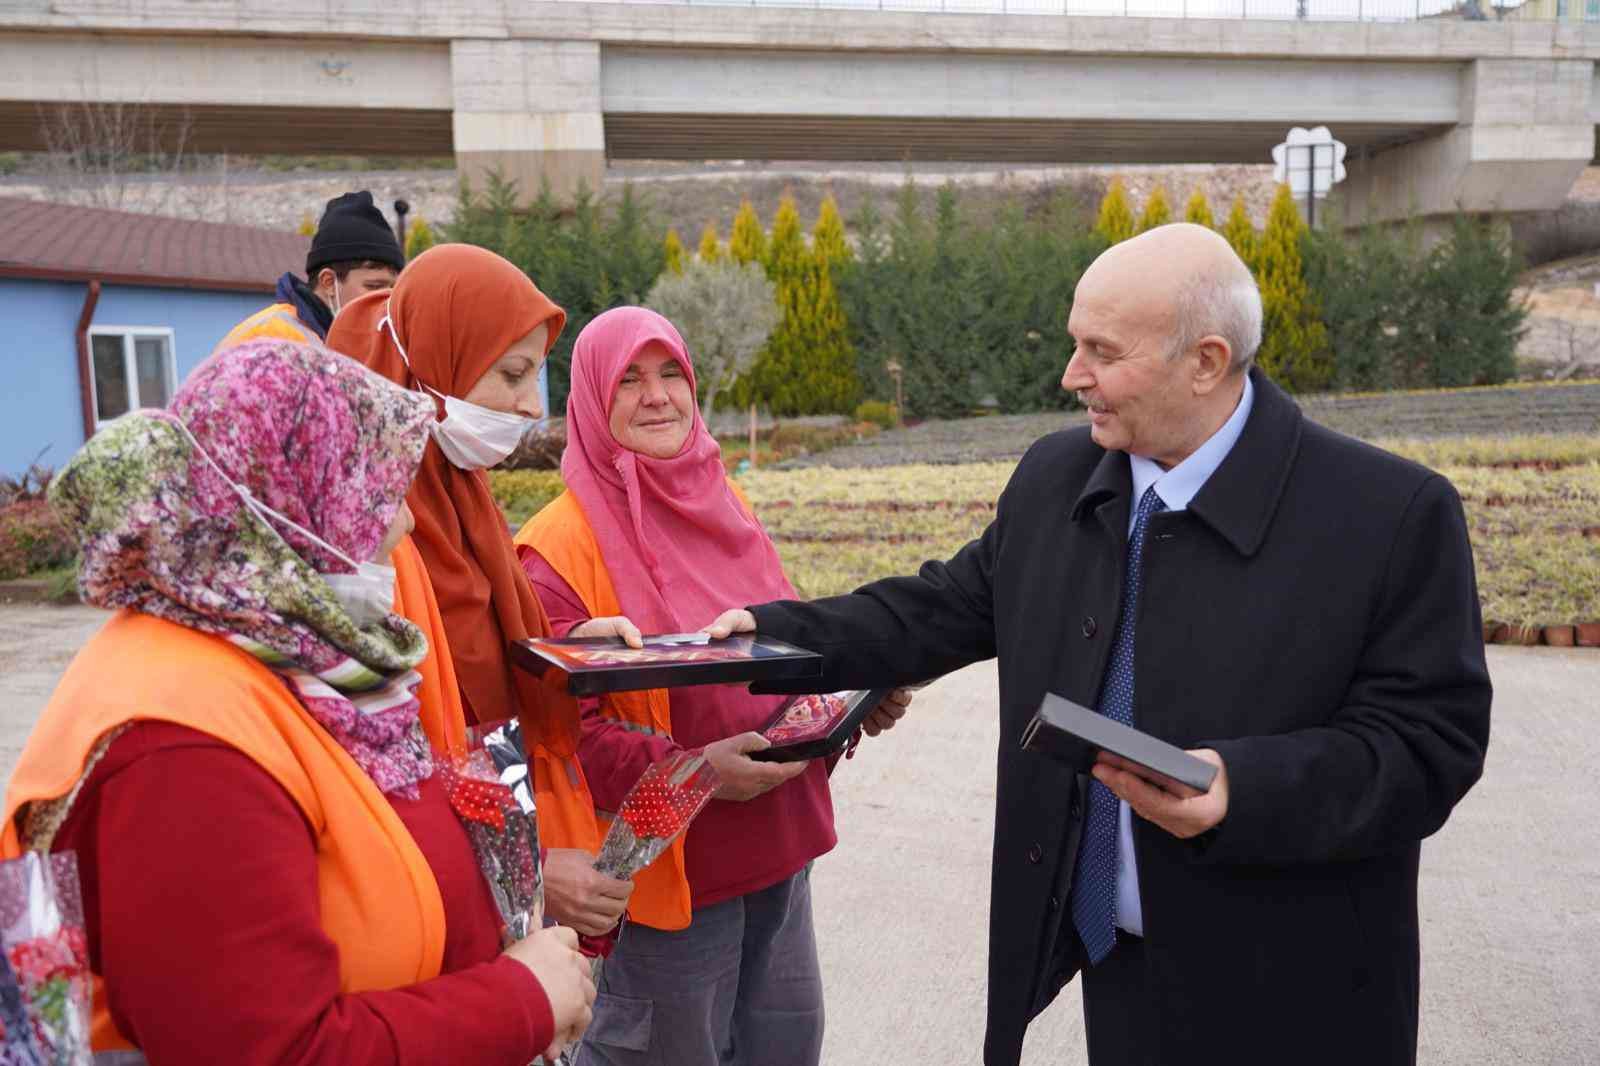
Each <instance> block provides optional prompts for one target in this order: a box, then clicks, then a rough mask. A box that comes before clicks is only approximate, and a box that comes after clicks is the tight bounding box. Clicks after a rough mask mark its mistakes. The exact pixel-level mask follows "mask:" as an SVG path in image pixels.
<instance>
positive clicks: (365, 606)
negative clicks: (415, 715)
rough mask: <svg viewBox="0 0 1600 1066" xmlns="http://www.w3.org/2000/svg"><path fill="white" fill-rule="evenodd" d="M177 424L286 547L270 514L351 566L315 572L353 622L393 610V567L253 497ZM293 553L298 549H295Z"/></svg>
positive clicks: (378, 619)
mask: <svg viewBox="0 0 1600 1066" xmlns="http://www.w3.org/2000/svg"><path fill="white" fill-rule="evenodd" d="M178 425H179V426H180V427H181V428H182V429H183V435H184V436H186V437H188V438H189V443H190V444H192V445H194V448H195V451H197V452H199V453H200V455H201V456H202V457H204V458H205V461H206V462H208V463H210V464H211V468H212V469H213V470H215V471H216V472H217V475H218V476H219V477H221V478H222V480H224V481H226V482H227V483H228V486H229V487H230V488H232V489H233V491H234V492H236V493H238V494H239V498H240V499H241V500H243V501H244V504H245V506H246V507H248V508H250V510H252V511H254V512H255V514H256V517H257V518H259V519H261V521H262V522H264V523H266V526H267V528H268V529H270V530H272V533H273V535H274V536H276V537H277V538H278V539H279V540H280V541H282V542H283V546H284V547H285V548H288V549H289V550H290V551H291V552H293V551H294V548H293V547H292V546H291V545H290V544H289V542H288V541H286V540H284V539H283V535H282V534H280V533H279V532H278V530H277V528H276V527H274V526H273V524H272V520H273V519H274V518H276V519H277V520H278V521H279V522H282V523H283V524H284V525H286V526H288V527H289V528H290V529H292V530H294V531H295V532H297V533H299V534H300V535H301V536H303V537H305V538H306V539H307V540H309V541H311V542H312V543H313V544H316V545H317V546H318V547H320V548H322V549H323V550H324V551H326V552H328V553H329V554H330V555H332V556H334V557H335V558H337V559H339V560H341V561H342V562H345V563H348V564H349V565H350V566H352V567H354V568H355V573H353V574H321V571H318V573H319V574H321V576H322V580H324V581H326V582H327V583H328V587H329V588H330V589H332V590H333V594H334V596H335V598H337V599H338V601H339V603H340V604H341V605H342V606H343V607H344V609H345V612H346V613H347V614H349V615H350V618H351V620H352V621H353V622H355V624H356V625H357V626H360V627H362V628H365V627H367V626H370V625H376V624H377V623H379V622H381V621H383V620H384V619H385V618H387V617H389V615H391V614H393V613H394V586H395V580H396V575H395V569H394V567H392V566H385V565H384V564H383V563H375V562H365V563H358V562H356V561H355V560H354V559H352V558H350V556H348V555H346V554H345V553H344V552H342V551H340V550H339V549H338V548H335V547H334V546H333V545H332V544H329V543H328V542H327V541H325V540H323V539H322V538H321V537H319V536H317V535H316V534H315V533H313V532H311V530H309V529H307V528H306V527H305V526H302V525H301V524H300V523H299V522H296V521H295V520H294V519H292V518H290V517H289V516H287V515H284V514H280V513H279V512H277V511H275V510H273V509H272V508H271V507H268V506H267V505H266V504H264V503H262V502H261V501H260V500H258V499H256V498H255V496H254V495H252V494H251V492H250V490H249V489H247V488H245V487H244V486H243V485H241V484H239V483H238V482H237V481H235V480H233V479H232V478H230V477H229V476H228V474H227V472H226V471H224V470H223V469H222V467H221V466H219V465H218V464H217V461H216V460H215V459H213V458H211V455H210V453H209V452H207V451H206V450H205V448H203V447H201V446H200V442H199V441H198V440H195V437H194V434H193V433H190V432H189V427H188V426H185V425H184V424H183V423H182V422H181V421H180V422H178ZM296 554H299V553H298V552H296Z"/></svg>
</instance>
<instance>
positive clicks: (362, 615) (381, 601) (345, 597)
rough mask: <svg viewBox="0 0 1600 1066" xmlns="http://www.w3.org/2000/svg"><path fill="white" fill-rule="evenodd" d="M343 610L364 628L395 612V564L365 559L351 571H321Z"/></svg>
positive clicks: (323, 578)
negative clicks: (354, 570) (343, 572)
mask: <svg viewBox="0 0 1600 1066" xmlns="http://www.w3.org/2000/svg"><path fill="white" fill-rule="evenodd" d="M322 580H324V581H326V582H327V583H328V587H329V588H331V589H332V590H333V594H334V595H335V596H337V597H338V598H339V602H340V603H342V604H343V605H344V609H345V611H346V613H348V614H349V615H350V617H351V619H352V620H353V621H354V622H355V624H356V625H358V626H360V627H362V628H363V629H364V628H366V627H367V626H372V625H377V624H378V623H379V622H381V621H383V620H384V619H385V618H388V617H389V616H390V615H391V614H393V613H394V583H395V572H394V567H392V566H385V565H383V564H382V563H373V562H366V563H361V564H360V565H359V566H357V567H356V572H355V573H353V574H323V575H322Z"/></svg>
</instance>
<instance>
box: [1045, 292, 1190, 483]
mask: <svg viewBox="0 0 1600 1066" xmlns="http://www.w3.org/2000/svg"><path fill="white" fill-rule="evenodd" d="M1097 265H1099V264H1097ZM1123 273H1124V271H1121V270H1117V269H1110V270H1098V271H1097V270H1096V269H1095V268H1094V267H1091V268H1090V269H1089V270H1088V271H1087V272H1085V274H1084V276H1083V280H1082V281H1080V282H1079V283H1078V289H1077V291H1076V293H1075V294H1074V296H1073V301H1072V314H1071V316H1070V317H1069V318H1068V319H1067V332H1068V333H1069V334H1071V335H1072V339H1073V341H1074V342H1075V344H1076V347H1075V349H1074V351H1073V353H1072V358H1071V359H1070V360H1069V361H1068V362H1067V369H1066V372H1065V373H1064V374H1062V376H1061V387H1062V388H1063V389H1066V390H1067V391H1068V392H1072V393H1075V394H1076V395H1077V397H1078V400H1079V402H1081V403H1082V404H1083V405H1084V406H1085V407H1087V408H1088V409H1089V425H1090V434H1091V435H1092V436H1093V438H1094V442H1095V443H1096V444H1098V445H1100V447H1102V448H1105V449H1106V450H1107V451H1125V452H1129V453H1131V454H1133V455H1142V456H1145V457H1147V458H1150V459H1154V460H1155V461H1156V462H1158V463H1162V464H1163V465H1165V466H1171V465H1174V464H1175V463H1177V462H1181V461H1182V459H1183V457H1184V456H1183V455H1182V454H1179V453H1180V452H1181V451H1182V450H1183V447H1184V441H1185V440H1186V438H1187V432H1186V429H1187V427H1188V425H1189V423H1190V422H1191V421H1192V420H1193V412H1192V411H1191V410H1189V408H1190V407H1192V406H1193V403H1194V399H1195V397H1194V395H1193V392H1192V390H1190V389H1189V388H1188V387H1187V384H1188V381H1187V379H1188V377H1189V375H1190V369H1191V368H1190V362H1191V361H1190V360H1189V359H1188V358H1187V357H1186V355H1180V356H1179V357H1178V358H1176V359H1168V358H1167V355H1168V353H1169V352H1170V351H1171V350H1172V346H1173V343H1174V341H1175V339H1176V338H1175V333H1176V327H1177V322H1176V316H1175V314H1174V308H1173V305H1172V301H1171V300H1169V299H1166V296H1165V292H1164V289H1165V287H1164V286H1161V285H1159V284H1141V283H1140V282H1139V281H1138V280H1137V279H1134V278H1126V277H1122V276H1120V275H1121V274H1123Z"/></svg>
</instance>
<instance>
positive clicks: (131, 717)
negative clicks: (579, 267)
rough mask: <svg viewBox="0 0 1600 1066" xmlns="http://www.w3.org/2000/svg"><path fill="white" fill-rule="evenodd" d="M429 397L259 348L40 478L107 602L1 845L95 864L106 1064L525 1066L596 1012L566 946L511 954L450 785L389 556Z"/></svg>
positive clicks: (85, 582) (65, 683) (516, 949)
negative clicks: (136, 1054)
mask: <svg viewBox="0 0 1600 1066" xmlns="http://www.w3.org/2000/svg"><path fill="white" fill-rule="evenodd" d="M433 417H434V414H433V404H432V402H431V401H429V400H427V399H426V398H424V397H422V396H420V395H418V394H416V393H412V392H408V391H406V390H404V389H401V388H399V387H398V386H395V385H393V384H391V383H390V382H388V381H386V380H384V379H383V378H381V377H379V376H378V375H376V374H374V373H372V372H370V371H368V370H366V369H365V368H363V367H362V366H360V364H358V363H355V362H353V361H351V360H348V359H345V358H344V357H342V356H338V355H334V354H332V353H330V352H327V351H326V350H321V349H313V348H309V347H303V346H300V345H297V344H293V343H288V342H281V341H253V342H249V343H246V344H244V345H241V346H239V347H236V348H232V349H228V350H225V351H222V352H220V353H218V354H217V355H214V356H213V357H212V358H210V359H208V360H207V361H206V362H205V363H203V364H201V365H200V366H199V367H198V368H197V369H196V370H195V371H194V373H193V374H191V375H190V377H189V378H188V380H187V381H186V382H185V383H184V385H183V387H182V388H181V389H180V390H179V391H178V394H177V396H176V397H174V399H173V403H172V407H171V409H170V410H167V411H138V412H134V413H132V414H129V415H126V416H124V417H123V418H120V419H118V420H117V421H115V422H113V423H111V424H110V425H108V426H107V427H105V428H104V429H103V430H101V431H100V432H99V433H98V434H96V435H95V437H94V438H93V439H91V440H90V441H89V443H88V444H86V445H85V446H84V448H83V449H82V450H81V451H80V452H79V453H78V454H77V455H76V456H75V457H74V458H73V459H72V461H71V462H70V463H69V464H68V465H67V466H66V468H65V469H64V470H62V472H61V473H60V475H58V477H57V478H56V479H55V482H54V483H53V485H52V487H51V498H52V501H53V502H54V504H55V506H56V507H57V508H59V509H60V510H61V511H62V513H63V515H64V516H65V517H66V518H68V519H69V520H70V521H71V522H72V524H73V525H74V526H75V527H76V529H77V531H78V533H79V536H80V540H81V545H82V569H81V574H80V589H81V592H82V595H83V598H84V599H85V601H87V602H89V603H93V604H97V605H99V606H103V607H108V608H113V609H116V611H117V613H116V614H115V615H113V616H112V618H111V620H110V621H109V622H108V623H107V624H106V626H105V627H104V628H103V629H102V630H101V631H100V633H99V634H97V635H96V636H95V637H94V638H93V639H92V640H91V641H90V642H89V644H88V646H87V647H86V648H84V650H83V651H82V652H81V653H80V654H79V656H78V657H77V659H75V660H74V662H73V663H72V665H71V666H70V667H69V668H68V670H67V673H66V676H65V677H64V678H63V679H62V681H61V684H60V686H59V687H58V688H57V690H56V693H55V695H54V696H53V697H52V700H51V702H50V705H49V706H48V707H47V708H46V709H45V711H44V714H43V715H42V716H41V718H40V721H39V723H38V725H37V727H36V728H35V731H34V734H33V736H32V737H31V738H30V739H29V742H28V746H27V748H26V749H25V750H24V752H23V754H22V757H21V760H20V762H19V764H18V767H17V770H16V772H15V774H14V775H13V777H12V780H11V782H10V784H9V786H8V788H7V793H6V818H5V821H4V824H3V838H0V842H3V846H4V851H5V853H6V854H8V855H14V854H17V853H18V851H19V850H20V848H22V847H25V846H30V847H35V848H40V849H49V848H55V849H63V848H70V849H72V850H74V851H76V852H77V855H78V858H79V865H80V870H81V874H82V881H83V895H84V904H85V914H86V918H87V923H88V932H89V940H90V962H91V965H92V968H93V971H94V974H95V977H96V996H95V1018H94V1033H93V1038H94V1046H95V1048H96V1050H113V1049H132V1048H137V1049H138V1050H140V1051H142V1053H143V1056H144V1059H145V1060H146V1061H148V1062H150V1063H155V1064H165V1063H183V1064H187V1063H196V1064H198V1063H216V1062H229V1063H237V1064H261V1066H267V1064H276V1063H288V1062H293V1063H297V1064H309V1063H328V1064H333V1063H340V1064H343V1063H352V1062H362V1063H400V1062H447V1061H470V1062H475V1063H501V1064H504V1066H525V1064H526V1063H527V1062H529V1061H530V1060H531V1059H532V1058H534V1057H535V1056H536V1055H539V1054H541V1053H549V1052H553V1051H554V1050H556V1048H557V1047H559V1046H560V1045H562V1044H564V1043H566V1042H568V1041H569V1040H570V1039H572V1038H573V1037H574V1036H576V1033H577V1031H578V1030H581V1028H582V1026H583V1024H584V1023H585V1022H586V1020H587V1015H588V1006H587V1000H588V999H589V998H590V997H592V995H593V990H592V987H588V986H587V981H588V978H587V973H588V967H587V963H586V962H585V961H584V960H583V958H582V956H581V955H579V954H578V953H577V952H576V950H574V949H575V947H576V937H575V935H574V934H573V933H572V932H571V931H570V930H559V929H550V930H545V931H541V932H539V933H535V934H534V935H533V936H531V937H528V938H527V939H525V940H523V941H521V942H519V943H516V944H513V945H511V946H510V947H509V948H506V949H505V950H504V951H503V952H502V949H501V940H500V937H501V931H500V922H499V917H498V912H497V911H496V909H495V907H494V904H493V902H492V900H491V897H490V895H489V891H488V888H487V886H486V884H485V882H484V880H483V878H482V877H481V875H480V874H479V873H478V869H477V864H476V862H475V860H474V857H473V853H472V850H471V845H470V843H469V842H468V840H467V838H466V835H465V833H464V831H463V829H462V827H461V825H460V823H459V822H458V820H457V818H456V816H455V814H454V812H453V811H452V810H451V808H450V805H449V801H448V799H447V797H446V796H445V794H444V790H443V787H442V785H441V783H440V781H439V779H438V778H437V777H436V776H435V775H434V772H433V753H432V751H431V750H430V747H429V744H428V742H427V739H426V738H425V736H424V734H423V730H422V726H421V724H420V715H421V705H420V702H419V699H418V697H417V691H418V685H419V682H420V677H419V675H418V674H417V673H416V667H417V665H418V663H419V662H420V661H421V660H422V658H423V657H424V655H425V654H426V652H427V641H426V639H425V638H424V636H423V634H422V631H421V630H419V629H418V628H417V626H416V625H414V624H413V623H411V622H409V621H407V620H406V619H404V618H403V617H401V616H399V615H397V614H395V613H393V612H392V611H391V610H389V607H390V604H391V601H392V596H393V594H394V577H393V572H392V571H389V570H386V568H385V567H384V566H383V563H384V561H385V559H386V557H387V554H388V552H389V551H390V550H391V549H392V548H393V547H394V545H395V544H396V543H397V542H398V541H399V539H400V538H401V537H402V536H403V535H404V534H405V532H406V531H407V529H409V527H410V516H409V514H408V512H407V511H406V508H405V504H404V499H405V495H406V492H407V490H408V489H409V488H410V486H411V481H412V479H413V477H414V476H415V474H416V471H417V466H418V463H419V461H420V459H421V456H422V451H423V447H424V445H425V444H426V442H427V439H428V436H427V434H428V425H429V423H430V422H431V421H432V420H433Z"/></svg>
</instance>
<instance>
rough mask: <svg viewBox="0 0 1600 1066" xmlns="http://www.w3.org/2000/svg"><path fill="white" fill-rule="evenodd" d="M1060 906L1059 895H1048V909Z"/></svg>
mask: <svg viewBox="0 0 1600 1066" xmlns="http://www.w3.org/2000/svg"><path fill="white" fill-rule="evenodd" d="M1060 906H1061V897H1060V896H1051V897H1050V909H1051V910H1055V909H1056V908H1058V907H1060Z"/></svg>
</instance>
